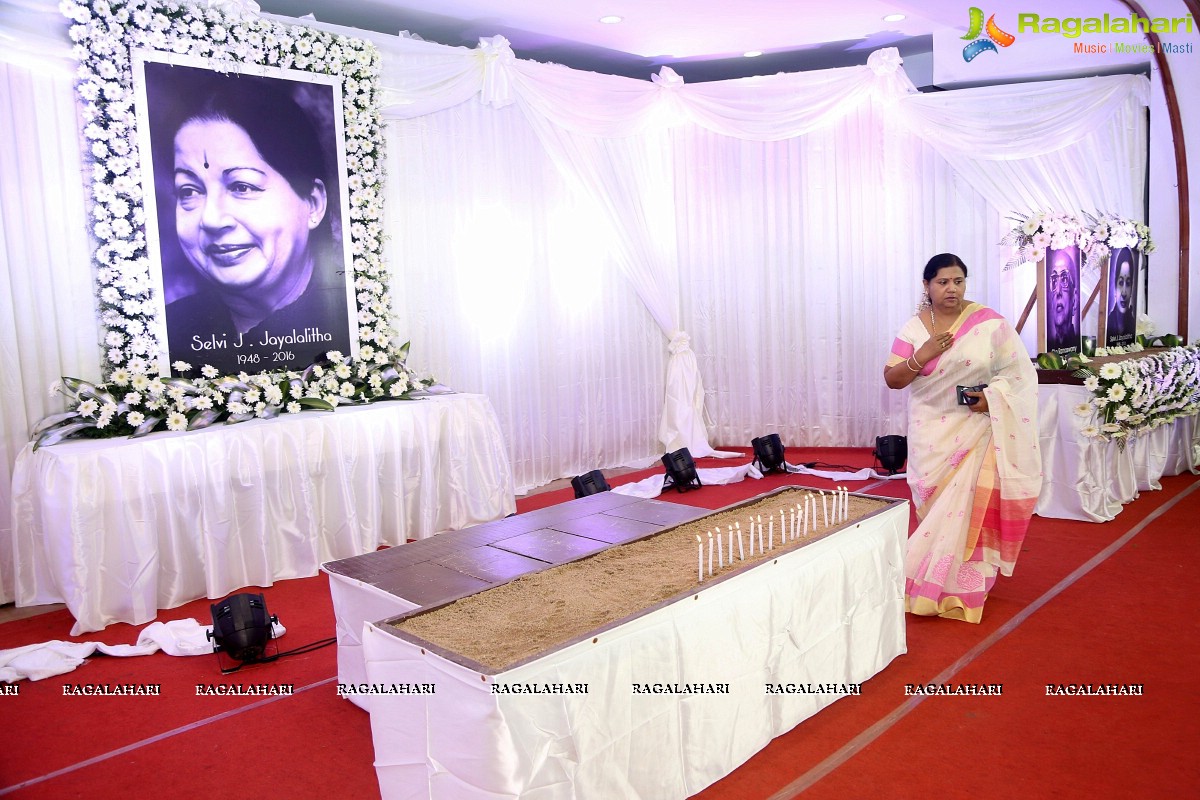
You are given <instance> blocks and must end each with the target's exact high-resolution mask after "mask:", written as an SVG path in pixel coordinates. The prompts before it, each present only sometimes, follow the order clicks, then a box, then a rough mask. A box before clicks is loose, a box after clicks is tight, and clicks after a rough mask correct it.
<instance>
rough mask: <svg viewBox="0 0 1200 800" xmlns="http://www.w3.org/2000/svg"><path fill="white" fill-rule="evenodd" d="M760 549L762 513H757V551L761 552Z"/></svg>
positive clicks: (761, 545)
mask: <svg viewBox="0 0 1200 800" xmlns="http://www.w3.org/2000/svg"><path fill="white" fill-rule="evenodd" d="M750 549H751V550H753V549H754V548H753V547H752V548H750ZM762 551H763V538H762V514H759V515H758V552H759V553H760V554H761V553H762Z"/></svg>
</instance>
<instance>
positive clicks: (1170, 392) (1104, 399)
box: [1075, 344, 1200, 441]
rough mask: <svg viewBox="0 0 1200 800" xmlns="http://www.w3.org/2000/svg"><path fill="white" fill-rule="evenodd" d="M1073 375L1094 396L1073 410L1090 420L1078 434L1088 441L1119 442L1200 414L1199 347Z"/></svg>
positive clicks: (1084, 368) (1184, 348)
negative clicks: (1091, 439)
mask: <svg viewBox="0 0 1200 800" xmlns="http://www.w3.org/2000/svg"><path fill="white" fill-rule="evenodd" d="M1117 350H1118V348H1109V349H1108V351H1107V352H1108V353H1109V354H1114V353H1116V351H1117ZM1097 352H1099V351H1097ZM1075 375H1076V376H1077V377H1080V378H1082V379H1083V381H1084V384H1083V385H1084V386H1085V387H1086V388H1087V389H1088V390H1089V391H1090V392H1092V393H1093V394H1095V398H1093V399H1092V400H1091V401H1090V402H1088V403H1081V404H1080V405H1079V406H1077V407H1076V408H1075V413H1076V414H1078V415H1079V416H1081V417H1088V418H1091V419H1090V421H1089V423H1088V424H1087V425H1085V426H1084V428H1083V430H1082V433H1083V435H1084V436H1086V437H1089V438H1099V439H1105V440H1117V441H1121V440H1124V439H1127V438H1131V437H1133V436H1136V435H1138V434H1140V433H1143V432H1145V431H1151V430H1154V429H1155V428H1157V427H1159V426H1161V425H1165V424H1167V423H1169V422H1172V421H1174V420H1175V419H1177V418H1179V417H1185V416H1190V415H1192V414H1196V413H1198V412H1200V344H1192V345H1190V346H1187V347H1173V348H1171V349H1169V350H1164V351H1161V352H1156V353H1151V354H1149V355H1146V356H1142V357H1141V358H1131V359H1126V360H1124V361H1120V362H1117V363H1108V364H1104V365H1103V366H1101V367H1099V368H1098V369H1097V368H1094V367H1090V366H1087V365H1086V363H1085V364H1084V366H1082V367H1081V368H1080V369H1079V370H1078V371H1077V372H1076V373H1075ZM1093 415H1094V416H1093Z"/></svg>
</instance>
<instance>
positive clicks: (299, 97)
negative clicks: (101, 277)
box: [134, 51, 358, 375]
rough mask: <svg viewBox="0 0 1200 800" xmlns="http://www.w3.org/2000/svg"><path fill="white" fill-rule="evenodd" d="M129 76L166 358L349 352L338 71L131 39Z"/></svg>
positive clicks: (255, 362)
mask: <svg viewBox="0 0 1200 800" xmlns="http://www.w3.org/2000/svg"><path fill="white" fill-rule="evenodd" d="M134 81H135V90H136V97H137V117H138V128H139V129H138V136H139V143H140V147H141V159H142V185H143V192H144V194H145V207H146V217H147V219H146V228H147V245H148V247H147V250H148V252H149V255H150V260H151V266H150V273H151V282H152V283H156V284H157V285H156V286H155V287H154V288H155V289H156V290H157V291H156V292H155V297H156V298H157V301H158V303H159V304H160V307H159V309H158V311H159V313H158V323H159V330H158V331H157V333H158V336H159V339H160V341H161V342H164V343H165V348H164V349H165V350H166V351H167V354H168V355H167V357H166V359H165V361H164V363H161V364H160V365H159V366H160V369H161V370H162V371H163V372H164V373H165V372H167V371H168V370H169V369H170V364H171V363H173V362H175V361H184V362H187V363H188V364H190V365H192V366H193V367H197V368H198V367H199V366H201V365H205V364H209V365H212V366H214V367H216V368H217V369H218V370H219V371H220V372H221V374H226V375H229V374H237V373H239V372H249V373H256V372H267V371H276V370H287V369H292V370H301V369H304V368H305V367H307V366H308V365H309V364H310V363H311V362H312V361H313V359H314V358H316V357H317V356H318V355H320V354H321V353H323V352H325V351H328V350H338V351H340V352H342V353H343V354H346V355H354V354H355V353H356V351H357V342H358V326H357V318H358V314H357V309H356V302H355V293H354V287H353V280H352V279H349V278H348V277H347V276H348V275H350V274H351V271H350V266H351V250H350V241H349V239H350V237H349V235H348V231H347V230H346V227H345V226H346V225H347V224H348V221H349V200H348V189H347V186H348V183H347V178H346V169H345V163H346V161H345V144H344V134H343V122H342V100H341V84H340V79H338V78H336V77H333V76H325V75H317V74H315V73H309V72H302V71H298V70H282V69H268V68H262V67H260V68H257V69H255V70H254V71H253V72H249V71H242V72H236V73H223V72H218V71H215V70H213V69H210V68H208V67H207V66H206V65H205V62H204V61H203V60H201V59H193V58H189V57H186V56H180V55H176V54H170V53H162V52H157V51H137V52H135V54H134Z"/></svg>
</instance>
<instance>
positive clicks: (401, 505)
mask: <svg viewBox="0 0 1200 800" xmlns="http://www.w3.org/2000/svg"><path fill="white" fill-rule="evenodd" d="M12 496H13V511H12V522H13V548H14V555H15V561H16V568H15V572H16V581H15V583H16V597H17V605H19V606H29V605H39V604H43V603H66V605H67V608H68V609H69V610H70V611H71V613H72V614H73V615H74V616H75V620H76V623H75V627H74V628H73V629H72V631H71V632H72V634H76V635H77V634H80V633H84V632H87V631H96V630H100V629H102V628H104V627H105V626H106V625H109V624H111V623H114V622H128V623H131V624H140V623H144V622H148V621H150V620H152V619H154V618H155V616H156V615H157V611H158V609H161V608H173V607H175V606H178V605H182V604H183V603H186V602H188V601H190V600H195V599H198V598H201V597H209V598H220V597H223V596H224V595H226V594H228V593H230V592H232V591H235V590H237V589H240V588H244V587H247V586H269V585H271V584H272V583H273V582H274V581H276V580H280V579H285V578H297V577H306V576H311V575H315V574H317V570H318V567H319V566H320V565H321V564H322V563H324V562H326V561H329V560H332V559H338V558H346V557H349V556H353V555H358V554H361V553H366V552H370V551H372V550H375V549H376V548H377V547H379V546H380V545H384V544H388V545H396V544H403V543H404V542H405V541H406V540H409V539H421V538H425V537H429V536H432V535H434V534H436V533H438V532H441V531H447V530H456V529H459V528H464V527H467V526H469V525H473V524H477V523H480V522H485V521H488V520H492V519H496V518H499V517H503V516H505V515H507V514H511V513H513V512H514V511H515V508H516V503H515V500H514V496H513V486H512V471H511V469H510V465H509V461H508V455H507V448H506V447H505V443H504V440H503V438H502V436H501V432H500V427H499V421H498V420H497V418H496V413H495V410H494V409H493V408H492V404H491V402H490V401H489V400H488V399H487V398H486V397H484V396H482V395H473V394H445V395H438V396H429V397H424V398H421V399H417V400H412V401H391V402H383V403H377V404H372V405H369V406H353V407H342V408H339V409H338V410H337V411H335V412H332V413H330V412H316V411H310V412H305V413H301V414H296V415H286V416H284V417H280V418H277V419H273V420H251V421H247V422H242V423H238V424H236V425H229V426H222V427H220V428H217V429H205V430H199V431H185V432H163V433H155V434H152V435H150V436H146V437H144V438H140V439H97V440H77V441H69V442H64V443H61V444H57V445H53V446H51V447H43V448H40V449H39V450H37V451H34V450H33V448H32V447H31V446H26V447H25V449H24V450H23V451H22V452H21V454H20V455H19V457H18V459H17V463H16V467H15V470H14V476H13V492H12Z"/></svg>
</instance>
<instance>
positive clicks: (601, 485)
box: [571, 469, 612, 499]
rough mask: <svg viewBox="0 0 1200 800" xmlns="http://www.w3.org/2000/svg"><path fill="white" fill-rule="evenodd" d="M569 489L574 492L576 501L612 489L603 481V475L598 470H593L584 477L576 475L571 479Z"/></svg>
mask: <svg viewBox="0 0 1200 800" xmlns="http://www.w3.org/2000/svg"><path fill="white" fill-rule="evenodd" d="M571 488H572V489H574V490H575V498H576V499H579V498H580V497H587V496H588V495H589V494H599V493H600V492H607V491H610V490H611V489H612V487H611V486H609V485H608V481H606V480H604V473H603V472H601V471H600V470H598V469H594V470H592V471H591V472H589V473H587V474H586V475H577V476H575V477H574V478H571Z"/></svg>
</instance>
